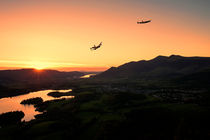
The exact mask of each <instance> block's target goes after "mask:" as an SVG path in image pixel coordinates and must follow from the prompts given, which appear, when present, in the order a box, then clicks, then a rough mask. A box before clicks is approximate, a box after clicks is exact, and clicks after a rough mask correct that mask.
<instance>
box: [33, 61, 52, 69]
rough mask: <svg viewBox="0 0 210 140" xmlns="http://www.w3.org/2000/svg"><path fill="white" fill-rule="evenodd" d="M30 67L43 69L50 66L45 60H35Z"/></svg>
mask: <svg viewBox="0 0 210 140" xmlns="http://www.w3.org/2000/svg"><path fill="white" fill-rule="evenodd" d="M30 67H32V68H34V69H36V70H42V69H46V68H48V67H49V64H47V63H43V62H33V63H32V64H31V65H30Z"/></svg>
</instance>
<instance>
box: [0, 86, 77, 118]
mask: <svg viewBox="0 0 210 140" xmlns="http://www.w3.org/2000/svg"><path fill="white" fill-rule="evenodd" d="M54 91H58V92H70V91H72V90H71V89H69V90H41V91H37V92H30V93H28V94H24V95H19V96H15V97H7V98H1V99H0V114H2V113H5V112H10V111H23V112H24V114H25V116H24V118H23V119H22V121H30V120H32V119H35V117H34V116H35V115H37V114H41V113H42V112H39V111H36V109H35V107H34V106H33V105H22V104H20V102H21V101H22V100H25V99H29V98H34V97H41V98H42V99H43V100H44V101H48V100H53V99H61V98H73V97H74V96H62V97H60V98H54V97H51V96H48V95H47V94H48V93H49V92H54Z"/></svg>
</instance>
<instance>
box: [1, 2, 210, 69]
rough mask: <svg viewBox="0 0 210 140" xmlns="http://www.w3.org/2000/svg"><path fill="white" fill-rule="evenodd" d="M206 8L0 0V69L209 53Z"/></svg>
mask: <svg viewBox="0 0 210 140" xmlns="http://www.w3.org/2000/svg"><path fill="white" fill-rule="evenodd" d="M209 6H210V1H209V0H104V1H100V0H30V1H29V0H0V19H1V20H0V52H1V55H0V69H9V68H38V69H41V68H53V69H59V70H91V71H92V70H99V71H100V70H105V69H106V68H109V67H111V66H119V65H121V64H123V63H126V62H129V61H138V60H142V59H146V60H148V59H151V58H154V57H156V56H158V55H167V56H168V55H171V54H179V55H183V56H209V57H210V26H209V25H210V15H209V14H210V8H209ZM137 19H140V20H142V19H145V20H147V19H152V22H151V23H148V24H144V25H138V24H137V23H136V22H137ZM101 41H102V42H103V45H102V47H101V48H100V49H98V50H96V51H90V47H92V46H93V45H94V44H96V45H98V44H99V43H100V42H101Z"/></svg>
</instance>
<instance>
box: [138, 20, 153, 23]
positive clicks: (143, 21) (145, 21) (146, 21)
mask: <svg viewBox="0 0 210 140" xmlns="http://www.w3.org/2000/svg"><path fill="white" fill-rule="evenodd" d="M151 21H152V20H142V21H137V24H146V23H149V22H151Z"/></svg>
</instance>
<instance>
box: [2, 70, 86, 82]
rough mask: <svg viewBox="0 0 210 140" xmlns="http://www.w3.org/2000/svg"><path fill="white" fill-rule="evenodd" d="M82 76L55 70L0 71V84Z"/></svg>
mask: <svg viewBox="0 0 210 140" xmlns="http://www.w3.org/2000/svg"><path fill="white" fill-rule="evenodd" d="M82 75H84V74H83V73H81V72H76V71H74V72H60V71H56V70H41V71H37V70H35V69H20V70H0V82H1V81H3V82H6V81H19V82H21V81H28V80H32V81H34V80H53V79H59V78H64V79H66V78H78V77H81V76H82Z"/></svg>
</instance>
